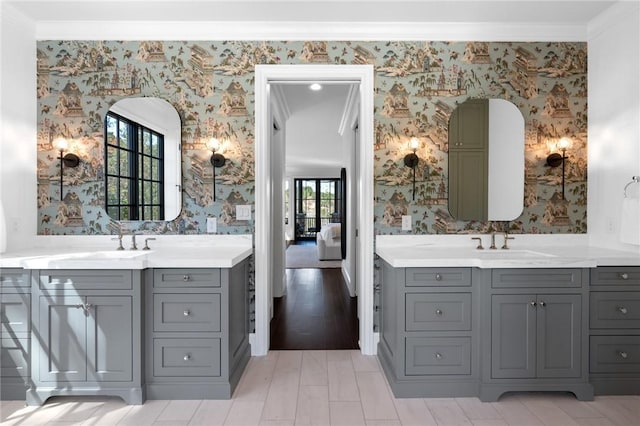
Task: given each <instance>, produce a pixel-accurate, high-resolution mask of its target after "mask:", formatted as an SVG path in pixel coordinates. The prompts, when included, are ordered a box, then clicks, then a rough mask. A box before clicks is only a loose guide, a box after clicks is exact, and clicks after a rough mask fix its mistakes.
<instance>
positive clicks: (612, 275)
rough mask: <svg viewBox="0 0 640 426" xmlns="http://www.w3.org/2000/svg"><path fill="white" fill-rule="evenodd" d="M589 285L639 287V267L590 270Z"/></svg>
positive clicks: (604, 267) (609, 267)
mask: <svg viewBox="0 0 640 426" xmlns="http://www.w3.org/2000/svg"><path fill="white" fill-rule="evenodd" d="M591 285H640V267H637V266H635V267H634V266H626V267H622V266H601V267H598V268H594V269H591Z"/></svg>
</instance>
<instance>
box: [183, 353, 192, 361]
mask: <svg viewBox="0 0 640 426" xmlns="http://www.w3.org/2000/svg"><path fill="white" fill-rule="evenodd" d="M182 359H183V360H185V361H189V360H191V355H189V354H186V355H185V356H184V357H183V358H182Z"/></svg>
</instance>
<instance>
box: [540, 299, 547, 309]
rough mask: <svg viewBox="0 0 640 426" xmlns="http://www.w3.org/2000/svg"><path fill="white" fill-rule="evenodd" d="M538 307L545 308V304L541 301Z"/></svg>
mask: <svg viewBox="0 0 640 426" xmlns="http://www.w3.org/2000/svg"><path fill="white" fill-rule="evenodd" d="M540 306H542V307H543V308H544V307H545V306H546V303H545V302H544V300H543V301H541V302H540Z"/></svg>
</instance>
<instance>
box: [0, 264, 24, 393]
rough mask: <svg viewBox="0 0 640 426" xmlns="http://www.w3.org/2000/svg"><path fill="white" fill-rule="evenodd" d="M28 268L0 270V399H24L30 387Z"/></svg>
mask: <svg viewBox="0 0 640 426" xmlns="http://www.w3.org/2000/svg"><path fill="white" fill-rule="evenodd" d="M29 276H30V274H29V271H25V270H23V269H21V268H2V269H0V399H2V400H24V395H25V391H26V390H27V388H28V386H29V374H30V373H29V351H30V343H31V339H30V336H29V334H30V331H31V318H30V316H31V283H30V280H29Z"/></svg>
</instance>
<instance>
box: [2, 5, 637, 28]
mask: <svg viewBox="0 0 640 426" xmlns="http://www.w3.org/2000/svg"><path fill="white" fill-rule="evenodd" d="M618 1H637V0H618ZM616 2H617V1H613V0H606V1H599V0H564V1H555V0H537V1H529V0H502V1H485V0H477V1H468V0H467V1H460V0H399V1H393V0H386V1H381V0H377V1H376V0H346V1H341V0H281V1H268V0H252V1H250V0H233V1H230V0H200V1H197V0H196V1H192V0H182V1H177V0H164V1H163V0H159V1H158V0H133V1H104V0H84V1H59V0H39V1H32V0H5V2H4V3H5V4H10V5H12V6H13V7H15V8H16V9H18V10H19V11H21V12H22V13H24V14H25V15H26V16H28V17H30V18H31V19H33V20H35V21H78V20H92V21H172V22H175V21H181V22H196V21H218V22H228V21H231V22H236V21H244V22H247V21H254V22H273V21H282V22H291V21H303V22H307V21H308V22H438V23H442V22H452V23H453V22H458V23H459V22H466V23H489V22H493V23H510V24H513V23H516V22H521V23H548V24H558V23H567V24H587V23H588V22H589V21H591V20H592V19H593V18H595V17H596V16H597V15H599V14H600V13H602V12H603V11H604V10H605V9H607V8H608V7H610V6H611V5H613V4H614V3H616Z"/></svg>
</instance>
